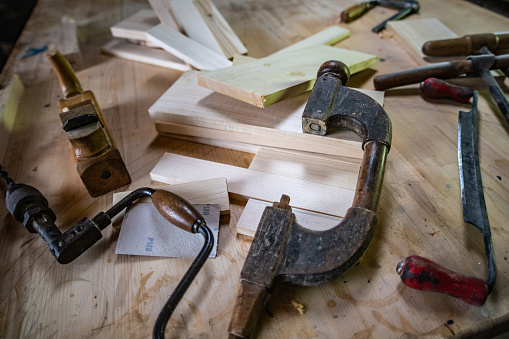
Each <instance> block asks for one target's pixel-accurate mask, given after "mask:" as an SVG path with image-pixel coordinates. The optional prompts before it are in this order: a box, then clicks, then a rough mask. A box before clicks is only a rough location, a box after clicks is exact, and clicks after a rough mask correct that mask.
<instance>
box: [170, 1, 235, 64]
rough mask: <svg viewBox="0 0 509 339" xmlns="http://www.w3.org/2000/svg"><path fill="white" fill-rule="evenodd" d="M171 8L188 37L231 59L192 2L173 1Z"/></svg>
mask: <svg viewBox="0 0 509 339" xmlns="http://www.w3.org/2000/svg"><path fill="white" fill-rule="evenodd" d="M169 6H170V8H171V11H172V13H173V15H174V16H175V19H176V20H177V21H178V23H179V24H180V26H181V27H182V28H183V29H184V32H185V33H186V35H187V36H188V37H190V38H191V39H193V40H194V41H196V42H198V43H200V44H202V45H203V46H205V47H207V48H208V49H210V50H211V51H213V52H215V53H217V54H219V55H222V56H224V57H226V58H230V57H231V56H229V55H226V54H225V53H224V52H223V49H222V48H221V46H220V45H219V42H218V41H217V40H216V37H215V36H214V34H213V33H212V31H211V30H210V29H209V26H208V25H207V23H206V22H205V21H204V20H203V17H202V15H201V13H200V12H199V11H198V9H197V8H196V7H195V5H194V3H193V1H192V0H171V1H170V2H169Z"/></svg>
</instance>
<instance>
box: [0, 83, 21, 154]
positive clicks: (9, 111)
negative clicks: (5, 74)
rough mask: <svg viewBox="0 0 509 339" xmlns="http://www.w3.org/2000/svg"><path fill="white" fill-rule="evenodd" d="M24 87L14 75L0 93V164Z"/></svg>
mask: <svg viewBox="0 0 509 339" xmlns="http://www.w3.org/2000/svg"><path fill="white" fill-rule="evenodd" d="M24 89H25V87H24V86H23V84H22V83H21V80H20V79H19V76H18V75H17V74H15V75H14V76H13V77H12V79H11V82H10V83H9V85H7V87H6V88H4V89H3V90H2V91H1V92H0V162H1V161H2V160H3V158H4V156H5V151H6V150H7V144H8V143H9V136H10V134H11V132H12V130H13V128H14V121H15V120H16V114H17V113H18V104H19V101H20V99H21V96H22V95H23V91H24Z"/></svg>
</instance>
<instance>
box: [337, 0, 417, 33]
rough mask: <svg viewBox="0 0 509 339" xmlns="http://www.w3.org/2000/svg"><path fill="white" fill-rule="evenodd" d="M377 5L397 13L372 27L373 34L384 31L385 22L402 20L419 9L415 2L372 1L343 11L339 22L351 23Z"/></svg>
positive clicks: (407, 0) (401, 0) (414, 0)
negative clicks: (392, 9) (394, 10)
mask: <svg viewBox="0 0 509 339" xmlns="http://www.w3.org/2000/svg"><path fill="white" fill-rule="evenodd" d="M377 5H379V6H383V7H389V8H394V9H397V10H399V12H397V13H396V14H394V15H393V16H391V17H390V18H388V19H386V20H384V21H383V22H381V23H380V24H378V25H376V26H375V27H373V29H372V31H373V32H374V33H379V32H380V31H382V30H384V29H385V27H386V25H387V22H389V21H395V20H401V19H404V18H406V17H407V16H409V15H411V14H413V13H417V12H419V9H420V5H419V2H417V1H416V0H372V1H367V2H363V3H361V4H358V5H355V6H352V7H350V8H347V9H345V10H344V11H343V12H341V14H340V18H341V21H342V22H346V23H348V22H352V21H354V20H356V19H358V18H360V17H361V16H362V15H364V14H365V13H367V12H368V11H369V10H370V9H372V8H373V7H375V6H377Z"/></svg>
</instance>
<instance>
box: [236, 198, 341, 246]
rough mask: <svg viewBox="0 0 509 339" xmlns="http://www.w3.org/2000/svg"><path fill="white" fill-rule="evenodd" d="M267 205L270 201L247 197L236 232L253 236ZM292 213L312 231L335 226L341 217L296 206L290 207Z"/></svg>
mask: <svg viewBox="0 0 509 339" xmlns="http://www.w3.org/2000/svg"><path fill="white" fill-rule="evenodd" d="M267 206H272V203H269V202H266V201H261V200H256V199H249V200H248V201H247V204H246V207H244V211H243V212H242V215H241V216H240V218H239V221H238V222H237V227H236V229H237V233H238V234H243V235H247V236H249V237H254V235H255V233H256V229H257V228H258V224H259V223H260V219H261V217H262V214H263V211H264V210H265V207H267ZM292 213H293V214H294V215H295V218H296V219H297V222H298V223H299V225H301V226H302V227H304V228H308V229H311V230H314V231H325V230H328V229H330V228H332V227H334V226H336V225H337V224H338V223H339V222H340V221H341V219H342V218H339V217H334V216H330V215H325V214H319V213H314V212H310V211H304V210H301V209H298V208H292Z"/></svg>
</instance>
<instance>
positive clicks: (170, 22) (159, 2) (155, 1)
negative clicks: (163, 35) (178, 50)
mask: <svg viewBox="0 0 509 339" xmlns="http://www.w3.org/2000/svg"><path fill="white" fill-rule="evenodd" d="M148 3H149V4H150V7H152V9H153V10H154V13H155V14H156V16H157V17H158V18H159V21H160V22H161V23H162V24H165V25H166V26H168V27H171V28H173V29H175V30H177V31H181V27H180V26H179V25H178V23H177V21H176V20H175V17H174V16H173V13H172V12H171V8H170V4H169V0H148Z"/></svg>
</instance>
